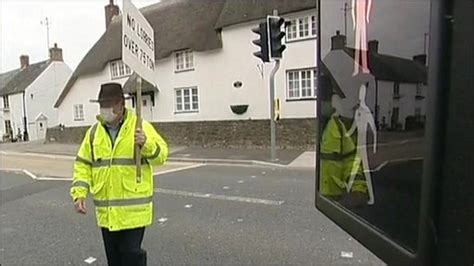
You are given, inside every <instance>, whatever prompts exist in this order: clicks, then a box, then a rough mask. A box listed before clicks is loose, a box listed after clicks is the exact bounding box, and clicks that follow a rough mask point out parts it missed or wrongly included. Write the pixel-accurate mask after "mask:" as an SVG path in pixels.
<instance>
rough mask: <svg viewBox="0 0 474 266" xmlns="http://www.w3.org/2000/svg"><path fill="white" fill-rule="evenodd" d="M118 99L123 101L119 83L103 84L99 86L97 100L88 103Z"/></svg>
mask: <svg viewBox="0 0 474 266" xmlns="http://www.w3.org/2000/svg"><path fill="white" fill-rule="evenodd" d="M120 99H125V97H124V96H123V90H122V85H120V84H119V83H104V84H102V85H101V86H100V91H99V97H98V99H96V100H95V99H93V100H90V102H92V103H100V102H106V101H111V100H120Z"/></svg>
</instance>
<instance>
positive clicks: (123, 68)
mask: <svg viewBox="0 0 474 266" xmlns="http://www.w3.org/2000/svg"><path fill="white" fill-rule="evenodd" d="M130 75H132V69H131V68H130V67H128V66H127V65H126V64H125V63H124V62H123V61H122V60H114V61H112V62H110V77H111V79H120V78H123V77H128V76H130Z"/></svg>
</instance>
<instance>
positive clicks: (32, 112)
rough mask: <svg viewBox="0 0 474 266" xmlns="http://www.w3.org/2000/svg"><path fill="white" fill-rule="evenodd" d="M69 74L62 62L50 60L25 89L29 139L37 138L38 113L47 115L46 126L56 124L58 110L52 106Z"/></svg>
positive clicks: (67, 67) (69, 70)
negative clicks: (46, 66)
mask: <svg viewBox="0 0 474 266" xmlns="http://www.w3.org/2000/svg"><path fill="white" fill-rule="evenodd" d="M70 75H71V69H70V68H69V66H67V65H66V64H65V63H64V62H58V61H55V62H52V63H51V64H50V65H49V66H48V68H46V69H45V71H43V73H42V74H41V75H40V76H39V77H38V78H37V79H36V80H35V81H34V82H33V83H32V84H31V85H30V86H29V87H28V88H27V89H26V91H25V93H26V95H25V100H26V112H27V118H28V133H29V137H30V140H36V139H39V136H37V134H36V132H37V130H36V121H35V119H36V118H37V117H38V115H39V114H40V113H43V114H45V115H46V116H47V117H48V123H47V124H48V126H49V127H54V126H56V125H58V110H56V109H55V108H54V107H53V106H54V103H55V100H56V99H57V97H58V95H59V93H60V91H61V89H62V88H63V87H64V85H65V83H66V81H67V79H68V78H69V76H70Z"/></svg>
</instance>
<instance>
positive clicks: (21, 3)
mask: <svg viewBox="0 0 474 266" xmlns="http://www.w3.org/2000/svg"><path fill="white" fill-rule="evenodd" d="M114 2H115V3H116V4H118V5H119V7H120V9H122V0H114ZM157 2H159V0H140V1H137V0H132V3H134V4H135V6H137V7H138V8H140V7H143V6H148V5H151V4H154V3H157ZM108 3H109V0H61V1H53V0H49V1H41V0H36V1H26V0H0V73H1V72H6V71H8V70H12V69H15V68H19V67H20V59H19V57H20V55H22V54H26V55H29V57H30V64H31V63H35V62H39V61H43V60H46V59H48V48H47V37H46V27H45V26H44V25H41V21H42V20H44V18H45V17H48V18H49V19H50V21H51V24H52V25H51V26H50V45H51V46H53V44H54V43H55V42H56V43H58V46H59V47H61V48H62V49H63V55H64V61H65V62H66V63H67V64H68V65H69V66H70V67H71V68H72V69H75V68H76V66H77V65H78V64H79V62H80V60H81V59H82V58H83V57H84V55H85V54H86V53H87V52H88V51H89V49H90V48H91V47H92V45H94V43H95V42H96V41H97V40H98V39H99V37H100V36H101V35H102V34H103V33H104V31H105V11H104V6H106V5H107V4H108Z"/></svg>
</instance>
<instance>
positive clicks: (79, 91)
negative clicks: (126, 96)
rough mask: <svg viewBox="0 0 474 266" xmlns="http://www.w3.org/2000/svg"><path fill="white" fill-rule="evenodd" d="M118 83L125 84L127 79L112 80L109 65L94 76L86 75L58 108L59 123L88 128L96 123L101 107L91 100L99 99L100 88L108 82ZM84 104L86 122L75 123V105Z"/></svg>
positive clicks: (77, 82)
mask: <svg viewBox="0 0 474 266" xmlns="http://www.w3.org/2000/svg"><path fill="white" fill-rule="evenodd" d="M112 81H113V82H117V83H120V84H122V85H123V84H124V83H125V81H126V79H125V78H120V79H114V80H112V79H111V75H110V68H109V65H107V66H106V67H105V68H104V69H103V70H102V71H101V72H99V73H97V74H92V75H85V76H82V77H80V78H79V79H77V81H76V82H75V84H74V86H73V88H72V89H71V90H70V91H69V93H68V94H67V95H66V97H65V98H64V100H63V102H62V103H61V105H60V106H59V108H58V120H59V123H61V124H64V125H65V126H88V125H92V124H93V123H94V122H95V121H96V118H95V117H96V115H97V114H98V113H99V105H98V104H97V103H91V102H90V100H91V99H97V96H98V94H99V90H100V86H101V84H103V83H106V82H112ZM75 104H83V106H84V120H83V121H74V105H75Z"/></svg>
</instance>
